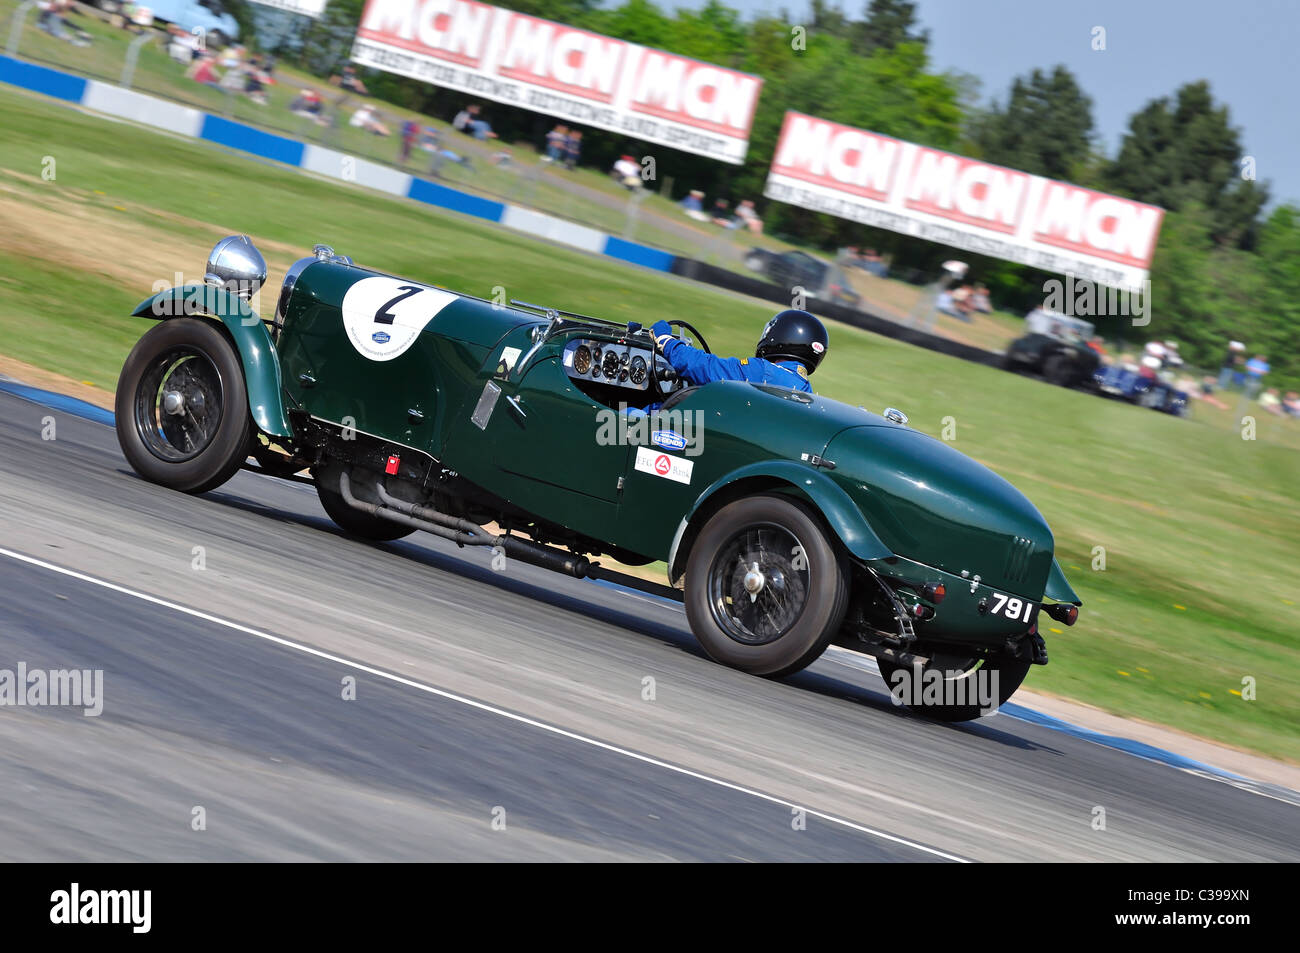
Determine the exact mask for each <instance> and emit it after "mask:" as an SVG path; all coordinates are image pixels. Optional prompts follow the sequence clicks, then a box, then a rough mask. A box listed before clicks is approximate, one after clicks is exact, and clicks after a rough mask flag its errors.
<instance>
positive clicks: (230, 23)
mask: <svg viewBox="0 0 1300 953" xmlns="http://www.w3.org/2000/svg"><path fill="white" fill-rule="evenodd" d="M139 5H140V6H142V7H148V8H149V10H150V12H152V13H153V18H154V19H155V20H161V21H163V22H164V23H174V24H175V25H176V26H178V27H180V28H181V29H182V30H184V31H185V32H186V33H193V32H194V30H195V29H201V30H203V32H204V35H205V37H206V40H207V42H208V43H209V44H210V45H211V46H213V47H221V46H225V45H226V44H227V43H230V42H232V41H233V40H237V39H239V23H238V22H237V21H236V20H235V18H234V17H233V16H231V15H230V11H229V10H227V9H226V8H225V7H223V6H222V5H221V0H142V2H140V4H139Z"/></svg>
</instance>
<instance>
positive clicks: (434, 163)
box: [420, 126, 474, 177]
mask: <svg viewBox="0 0 1300 953" xmlns="http://www.w3.org/2000/svg"><path fill="white" fill-rule="evenodd" d="M420 148H421V149H423V150H424V151H425V152H429V153H432V157H431V159H430V161H429V174H430V175H432V176H435V177H437V176H439V174H440V170H441V169H442V166H443V163H445V162H455V163H456V164H457V165H460V166H464V167H465V169H466V170H468V171H470V172H473V171H474V166H473V164H472V163H471V162H470V161H469V158H468V157H467V156H463V155H461V154H460V153H458V152H453V151H452V150H451V149H445V148H443V145H442V137H441V136H440V135H439V133H438V130H436V129H431V128H429V127H427V126H426V127H425V128H424V130H423V132H422V134H421V137H420Z"/></svg>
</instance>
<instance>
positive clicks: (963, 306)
mask: <svg viewBox="0 0 1300 953" xmlns="http://www.w3.org/2000/svg"><path fill="white" fill-rule="evenodd" d="M971 294H972V290H971V286H970V285H959V286H958V287H957V288H954V289H953V292H952V307H953V310H952V311H950V312H949V313H950V314H952V315H953V316H954V317H958V318H960V319H961V320H963V321H966V322H969V321H970V312H971V305H970V299H971Z"/></svg>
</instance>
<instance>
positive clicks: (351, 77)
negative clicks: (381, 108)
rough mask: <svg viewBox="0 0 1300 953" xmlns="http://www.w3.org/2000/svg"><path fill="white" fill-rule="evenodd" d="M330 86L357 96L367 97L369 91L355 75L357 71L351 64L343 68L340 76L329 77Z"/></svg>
mask: <svg viewBox="0 0 1300 953" xmlns="http://www.w3.org/2000/svg"><path fill="white" fill-rule="evenodd" d="M330 85H331V86H337V87H339V88H340V89H346V90H347V91H348V92H349V93H356V94H357V95H358V96H369V95H370V90H368V89H366V84H365V83H363V82H361V77H360V76H358V75H357V69H356V67H355V66H353V65H352V64H351V63H349V64H348V65H347V66H344V67H343V74H342V75H341V76H331V77H330Z"/></svg>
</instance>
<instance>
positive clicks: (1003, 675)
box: [876, 649, 1033, 722]
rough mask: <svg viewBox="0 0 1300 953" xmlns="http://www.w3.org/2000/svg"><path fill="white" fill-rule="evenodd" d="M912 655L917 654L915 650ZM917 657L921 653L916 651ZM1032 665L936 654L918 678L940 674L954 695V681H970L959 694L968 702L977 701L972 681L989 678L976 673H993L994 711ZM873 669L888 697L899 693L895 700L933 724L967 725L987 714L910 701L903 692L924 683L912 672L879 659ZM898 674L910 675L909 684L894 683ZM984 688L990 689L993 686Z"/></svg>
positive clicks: (1005, 658) (1005, 659) (969, 708)
mask: <svg viewBox="0 0 1300 953" xmlns="http://www.w3.org/2000/svg"><path fill="white" fill-rule="evenodd" d="M913 651H918V650H915V649H914V650H913ZM918 654H922V653H921V652H920V651H918ZM1032 664H1033V663H1032V662H1029V661H1024V660H1022V659H1018V658H1013V657H1011V656H1009V655H999V656H995V657H994V658H991V659H983V660H981V659H978V658H973V657H963V656H962V655H961V653H959V652H953V651H952V650H949V651H948V652H939V651H935V652H934V654H933V656H932V657H931V660H930V661H929V662H928V663H926V664H925V665H924V666H922V667H921V669H920V673H919V678H920V679H924V678H926V677H927V673H929V672H931V671H940V672H942V673H943V679H944V682H945V683H947V684H945V686H944V687H945V688H949V687H950V686H951V688H952V690H954V691H956V690H957V686H956V685H955V684H954V683H955V682H956V681H959V680H972V681H968V682H967V684H966V685H965V686H962V687H961V692H962V693H963V694H965V696H966V697H967V698H971V697H976V696H975V695H974V692H975V689H976V686H977V683H976V682H974V681H973V680H974V679H980V678H989V677H990V676H989V675H983V676H981V675H978V674H977V673H978V672H980V671H985V672H989V673H993V672H996V674H997V692H996V695H995V696H992V697H993V698H994V699H995V700H996V703H997V707H998V708H1001V707H1002V705H1003V704H1004V703H1005V702H1006V701H1007V699H1009V698H1010V697H1011V696H1012V695H1014V694H1015V692H1016V689H1018V688H1019V687H1020V685H1021V683H1022V682H1023V681H1024V680H1025V676H1026V675H1027V674H1029V667H1030V665H1032ZM876 665H877V666H879V668H880V676H881V677H882V678H883V679H884V680H885V685H886V686H887V687H888V688H889V689H890V693H891V694H895V693H896V692H897V693H899V694H896V695H895V697H900V698H901V699H902V700H903V703H904V704H906V705H907V707H908V708H910V709H912V710H913V711H916V712H919V713H920V714H923V715H925V716H927V717H929V718H933V719H934V720H935V721H947V722H954V721H970V720H971V719H974V718H978V717H980V715H982V714H985V713H986V710H985V709H982V708H981V707H980V706H979V705H946V704H942V703H939V704H930V703H928V702H926V701H925V700H924V699H923V698H909V697H908V695H907V693H906V689H908V688H913V687H923V686H924V682H922V681H920V680H919V679H918V676H917V674H915V670H913V669H908V668H906V667H905V666H903V665H899V664H898V663H897V662H891V661H889V660H887V659H882V658H877V659H876ZM898 672H906V673H909V674H911V676H912V677H911V679H910V681H902V680H899V679H896V675H895V673H898ZM930 677H935V676H930ZM981 687H982V686H981ZM987 687H989V688H991V687H992V686H991V685H990V686H987ZM991 694H992V693H991Z"/></svg>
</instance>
